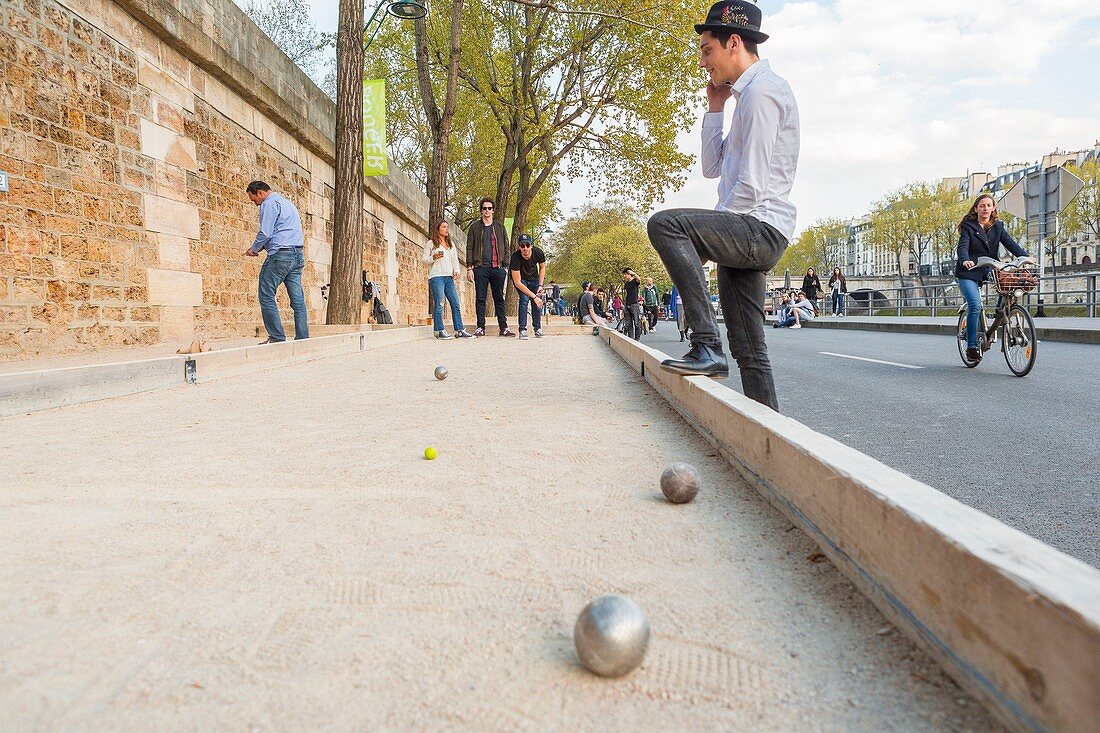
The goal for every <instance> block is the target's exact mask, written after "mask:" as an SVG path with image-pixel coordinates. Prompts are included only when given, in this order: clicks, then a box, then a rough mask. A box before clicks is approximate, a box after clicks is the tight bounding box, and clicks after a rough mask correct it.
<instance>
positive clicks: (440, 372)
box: [435, 366, 447, 380]
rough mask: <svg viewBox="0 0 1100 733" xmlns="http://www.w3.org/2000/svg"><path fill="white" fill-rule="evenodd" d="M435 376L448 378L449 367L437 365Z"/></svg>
mask: <svg viewBox="0 0 1100 733" xmlns="http://www.w3.org/2000/svg"><path fill="white" fill-rule="evenodd" d="M435 378H436V379H439V380H443V379H446V378H447V367H445V366H437V367H436V368H435Z"/></svg>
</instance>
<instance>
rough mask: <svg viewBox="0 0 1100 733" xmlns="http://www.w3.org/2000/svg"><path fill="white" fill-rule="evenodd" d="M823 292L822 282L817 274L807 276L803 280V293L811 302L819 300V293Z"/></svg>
mask: <svg viewBox="0 0 1100 733" xmlns="http://www.w3.org/2000/svg"><path fill="white" fill-rule="evenodd" d="M820 290H821V280H820V279H819V278H818V276H817V273H816V272H815V273H814V274H813V275H807V276H806V277H804V278H802V292H803V293H805V294H806V297H807V298H809V299H810V300H816V299H817V293H818V291H820Z"/></svg>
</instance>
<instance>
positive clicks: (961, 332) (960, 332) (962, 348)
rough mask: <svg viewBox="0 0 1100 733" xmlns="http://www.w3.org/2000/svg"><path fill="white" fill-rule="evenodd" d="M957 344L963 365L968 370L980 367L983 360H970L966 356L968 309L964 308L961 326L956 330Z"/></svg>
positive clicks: (960, 318) (960, 315)
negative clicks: (979, 363) (979, 364)
mask: <svg viewBox="0 0 1100 733" xmlns="http://www.w3.org/2000/svg"><path fill="white" fill-rule="evenodd" d="M955 342H956V343H957V344H958V345H959V358H960V359H962V361H963V364H965V365H966V368H967V369H973V368H974V367H976V366H978V362H980V361H981V359H969V358H967V356H966V309H965V308H963V310H962V313H960V314H959V325H958V327H957V328H956V329H955Z"/></svg>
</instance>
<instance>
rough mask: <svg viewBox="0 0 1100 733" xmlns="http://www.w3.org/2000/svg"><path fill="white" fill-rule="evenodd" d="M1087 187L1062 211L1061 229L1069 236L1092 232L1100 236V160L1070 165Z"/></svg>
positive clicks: (1072, 171)
mask: <svg viewBox="0 0 1100 733" xmlns="http://www.w3.org/2000/svg"><path fill="white" fill-rule="evenodd" d="M1069 170H1070V172H1071V173H1073V174H1074V175H1076V176H1077V177H1078V178H1080V179H1081V180H1082V181H1084V182H1085V187H1084V188H1083V189H1081V191H1080V192H1079V193H1078V194H1077V195H1076V196H1075V197H1074V198H1073V200H1072V201H1070V204H1069V206H1067V207H1066V210H1065V211H1063V212H1062V216H1061V222H1060V226H1059V229H1061V230H1062V231H1063V232H1065V233H1066V235H1067V236H1070V237H1073V236H1076V235H1078V234H1086V235H1089V234H1091V235H1092V236H1093V237H1098V238H1100V160H1097V159H1095V158H1093V159H1091V160H1088V161H1086V162H1085V164H1084V165H1081V166H1069Z"/></svg>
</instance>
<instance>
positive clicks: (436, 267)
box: [421, 221, 473, 339]
mask: <svg viewBox="0 0 1100 733" xmlns="http://www.w3.org/2000/svg"><path fill="white" fill-rule="evenodd" d="M421 259H422V260H423V261H424V263H425V264H430V265H431V268H429V270H428V287H429V288H430V289H431V293H432V301H433V303H434V304H435V305H434V308H433V309H432V328H433V329H434V330H435V337H436V338H437V339H452V338H455V337H457V338H473V334H471V333H467V332H466V329H464V328H463V327H462V307H461V306H460V305H459V303H458V288H456V287H455V283H456V282H458V278H459V277H461V276H462V274H463V273H464V270H463V269H462V265H460V264H459V262H458V251H457V250H455V248H454V245H453V244H452V243H451V228H450V225H449V224H447V222H445V221H441V222H439V223H438V224H436V226H435V230H434V234H433V235H432V238H431V239H430V240H428V241H427V243H425V244H424V255H423V257H422V258H421ZM444 298H446V299H447V302H448V303H450V305H451V320H452V322H453V325H454V329H455V333H454V336H452V335H451V334H449V333H447V329H445V328H444V327H443V299H444Z"/></svg>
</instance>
